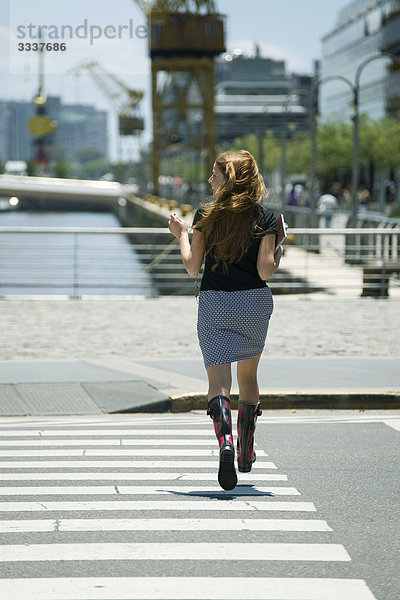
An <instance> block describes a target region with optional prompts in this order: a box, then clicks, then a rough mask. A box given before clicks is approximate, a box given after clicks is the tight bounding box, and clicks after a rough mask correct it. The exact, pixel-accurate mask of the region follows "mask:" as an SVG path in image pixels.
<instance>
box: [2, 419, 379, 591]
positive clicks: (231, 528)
mask: <svg viewBox="0 0 400 600" xmlns="http://www.w3.org/2000/svg"><path fill="white" fill-rule="evenodd" d="M148 425H150V426H151V429H150V428H149V429H147V426H148ZM182 426H183V428H182ZM181 428H182V429H181ZM189 432H190V433H189ZM182 434H185V435H182ZM211 434H212V430H211ZM211 434H210V423H209V422H207V421H205V419H204V416H203V417H201V416H200V415H196V414H194V415H185V416H182V415H178V416H174V415H162V416H156V417H153V416H149V417H148V418H147V417H144V416H143V415H140V416H135V415H129V416H127V415H125V416H124V418H123V419H122V418H120V417H115V418H114V417H110V419H104V417H99V418H98V419H96V418H94V417H90V418H88V417H82V419H80V418H76V417H74V418H73V419H61V420H57V419H54V418H49V419H46V418H43V419H34V420H29V424H28V422H27V420H23V419H15V420H12V422H11V421H7V422H6V423H0V446H1V450H0V534H1V536H2V542H3V543H2V544H0V598H1V599H2V598H4V599H7V600H27V599H29V600H134V599H135V600H196V599H198V600H213V599H217V598H218V599H219V600H224V599H228V598H229V599H232V600H235V599H237V600H239V599H241V600H243V599H244V598H246V600H255V599H259V600H288V599H290V600H375V598H374V596H373V594H372V593H371V592H370V590H369V589H368V587H367V585H366V583H365V582H364V581H363V580H361V579H349V578H335V577H326V571H325V570H321V571H320V573H321V575H322V576H321V577H315V576H307V565H312V564H313V565H321V569H322V565H323V564H329V565H336V564H337V565H339V564H341V563H349V562H350V561H351V556H350V555H349V554H348V553H347V551H346V549H345V548H344V547H343V546H342V545H341V544H340V543H332V541H331V538H330V535H332V533H333V531H332V528H331V527H330V526H329V524H328V523H327V522H326V521H324V520H321V519H318V518H314V515H315V513H316V512H317V508H316V507H315V506H314V504H313V503H312V502H310V501H307V500H306V501H303V499H302V498H301V494H300V492H299V491H298V490H297V489H296V488H294V487H290V486H289V485H288V483H287V482H288V477H287V475H286V474H284V473H278V472H277V467H276V465H275V464H274V463H272V462H270V461H268V460H266V459H267V457H268V455H267V454H266V452H265V451H264V450H263V449H259V448H258V449H257V462H256V463H255V465H254V468H253V470H252V472H251V473H248V474H239V484H238V486H237V487H236V488H235V490H232V491H228V492H226V491H224V490H222V489H221V488H220V487H218V486H217V484H216V472H217V468H218V447H217V442H216V440H215V438H213V436H212V435H211ZM171 469H172V471H171ZM271 471H272V472H271ZM281 497H283V498H285V497H286V499H282V500H281ZM42 515H43V518H42ZM119 515H121V516H119ZM275 515H276V517H275ZM75 516H76V517H75ZM311 517H312V518H311ZM226 534H227V535H226ZM221 535H224V537H223V538H221ZM278 535H279V538H277V537H276V536H278ZM71 536H72V537H71ZM271 536H272V537H271ZM274 536H275V537H274ZM299 536H300V537H299ZM315 536H318V537H315ZM321 536H322V537H321ZM325 536H328V537H327V538H325ZM335 541H336V540H335ZM232 559H234V560H235V564H236V565H241V564H243V565H246V564H248V562H249V561H251V562H252V563H254V562H255V561H256V562H257V565H258V570H257V576H255V577H252V576H247V577H246V576H242V574H243V573H246V570H244V571H240V566H238V567H236V568H237V569H239V571H237V572H236V573H235V576H234V577H224V576H222V574H223V573H226V571H225V570H222V569H221V576H215V572H214V571H212V572H211V574H210V575H209V576H206V577H204V576H193V571H192V570H193V568H196V569H198V570H199V571H198V572H200V573H202V574H204V573H209V568H210V564H213V565H214V564H215V563H216V562H217V563H221V564H228V562H229V561H231V560H232ZM127 563H129V564H130V565H132V567H130V572H129V573H128V575H129V576H128V577H127V576H126V575H127V571H126V564H127ZM270 563H272V564H276V565H279V564H280V563H282V564H285V565H287V564H293V565H295V564H296V563H298V564H299V565H302V570H301V575H302V576H301V577H287V576H285V573H286V571H285V569H282V576H281V577H275V576H269V577H266V576H264V575H265V574H267V573H268V572H269V571H268V568H267V565H268V564H270ZM44 564H45V565H46V566H45V568H46V569H47V570H50V571H48V573H49V574H50V576H47V574H46V572H44V571H43V568H44V567H43V565H44ZM22 565H24V567H23V569H24V576H23V577H22V578H21V566H22ZM53 565H54V566H53ZM124 565H125V566H124ZM135 565H137V566H135ZM177 565H179V569H180V574H179V576H175V574H174V572H173V571H172V572H171V568H173V569H175V568H176V566H177ZM314 568H315V567H314ZM26 569H28V571H26ZM132 569H133V570H132ZM154 569H155V571H154ZM242 569H245V567H242ZM217 573H218V571H217ZM43 574H45V575H46V576H44V577H43ZM82 575H84V576H82ZM131 575H132V576H131ZM1 577H2V578H1Z"/></svg>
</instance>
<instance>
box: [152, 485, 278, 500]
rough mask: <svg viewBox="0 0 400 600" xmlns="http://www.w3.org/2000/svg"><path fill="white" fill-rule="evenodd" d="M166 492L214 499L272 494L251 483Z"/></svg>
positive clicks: (232, 498)
mask: <svg viewBox="0 0 400 600" xmlns="http://www.w3.org/2000/svg"><path fill="white" fill-rule="evenodd" d="M163 491H164V492H166V493H169V494H172V495H173V496H186V497H194V498H210V499H215V500H227V499H228V500H234V499H235V498H240V497H242V496H251V497H253V498H254V497H256V498H257V497H258V498H262V497H264V496H274V494H273V493H272V492H261V491H260V490H257V488H255V487H254V486H253V485H245V484H244V485H237V486H236V487H235V488H234V489H233V490H229V491H226V490H223V489H221V490H218V491H212V492H210V491H207V489H204V490H201V489H198V490H195V491H193V492H178V491H177V490H163Z"/></svg>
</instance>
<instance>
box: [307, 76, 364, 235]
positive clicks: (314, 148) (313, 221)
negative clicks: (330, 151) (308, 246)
mask: <svg viewBox="0 0 400 600" xmlns="http://www.w3.org/2000/svg"><path fill="white" fill-rule="evenodd" d="M329 81H343V83H345V84H346V85H347V86H348V87H349V88H350V90H351V94H352V98H353V105H354V107H355V102H356V88H355V87H354V85H353V84H352V83H351V81H350V79H347V77H343V75H328V76H327V77H323V78H322V79H318V80H317V81H316V83H315V86H314V90H313V92H314V94H313V109H312V131H311V140H312V146H311V171H312V173H313V177H312V179H311V189H310V193H311V225H312V227H315V226H316V215H317V199H316V197H315V171H316V160H317V118H318V110H317V109H318V93H319V87H320V85H322V84H323V83H328V82H329ZM354 110H355V108H354ZM353 118H354V116H353Z"/></svg>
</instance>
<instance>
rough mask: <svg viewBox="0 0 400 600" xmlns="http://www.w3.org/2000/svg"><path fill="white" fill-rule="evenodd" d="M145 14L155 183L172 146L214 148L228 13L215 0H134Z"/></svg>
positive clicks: (210, 153) (209, 152) (208, 154)
mask: <svg viewBox="0 0 400 600" xmlns="http://www.w3.org/2000/svg"><path fill="white" fill-rule="evenodd" d="M133 1H134V2H135V4H136V5H137V6H138V7H139V8H140V9H141V10H142V11H143V12H144V13H145V14H146V17H147V22H148V30H149V54H150V57H151V72H152V112H153V144H152V167H153V174H152V179H153V187H154V192H155V193H156V194H157V193H158V179H159V175H160V162H161V159H162V157H163V156H165V155H166V153H167V151H168V150H170V149H171V148H174V147H175V148H176V147H177V144H179V148H180V149H181V150H182V152H186V151H188V150H191V151H194V152H196V153H197V154H198V155H199V156H201V157H202V159H203V158H205V163H206V172H209V171H210V170H211V168H212V165H213V161H214V152H215V121H214V95H215V91H214V90H215V63H214V59H215V56H217V55H218V54H221V53H222V52H224V51H225V33H224V29H225V22H224V17H223V16H222V15H220V14H218V13H217V10H216V6H215V2H214V0H133Z"/></svg>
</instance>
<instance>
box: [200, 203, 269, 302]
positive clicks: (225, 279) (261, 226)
mask: <svg viewBox="0 0 400 600" xmlns="http://www.w3.org/2000/svg"><path fill="white" fill-rule="evenodd" d="M254 210H255V213H256V214H255V215H254V216H255V219H256V224H257V226H258V229H257V235H256V236H252V238H251V240H250V244H249V247H248V250H247V252H246V254H245V255H244V256H243V258H242V259H241V260H240V261H239V262H236V263H232V264H230V265H228V272H227V273H225V272H224V270H223V267H222V264H220V265H218V267H217V268H216V269H215V270H214V271H212V267H213V266H214V265H215V262H216V261H215V259H214V258H213V256H212V253H210V252H207V248H206V260H205V268H204V274H203V278H202V280H201V286H200V291H205V290H223V291H227V292H233V291H238V290H252V289H256V288H262V287H265V286H266V283H265V281H263V280H262V279H261V278H260V276H259V274H258V272H257V257H258V249H259V247H260V243H261V239H262V238H263V236H265V235H267V234H269V233H270V234H274V235H278V224H277V220H276V218H275V216H274V214H273V213H272V212H271V211H269V210H267V209H266V208H264V207H263V206H261V204H256V205H255V206H254ZM201 217H202V213H201V207H200V208H198V209H197V210H196V213H195V215H194V218H193V225H196V223H197V222H198V221H199V220H200V219H201ZM200 231H201V229H200Z"/></svg>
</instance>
